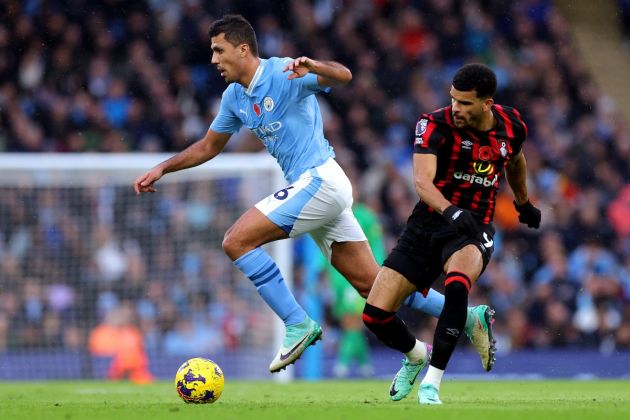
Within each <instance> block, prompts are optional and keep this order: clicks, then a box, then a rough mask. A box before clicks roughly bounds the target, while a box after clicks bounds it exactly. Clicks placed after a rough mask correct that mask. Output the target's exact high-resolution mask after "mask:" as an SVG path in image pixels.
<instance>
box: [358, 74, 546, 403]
mask: <svg viewBox="0 0 630 420" xmlns="http://www.w3.org/2000/svg"><path fill="white" fill-rule="evenodd" d="M496 85H497V82H496V76H495V74H494V72H493V71H492V70H491V69H490V68H488V67H486V66H484V65H482V64H468V65H465V66H463V67H462V68H460V69H459V70H458V71H457V72H456V74H455V76H454V78H453V83H452V86H451V90H450V95H451V105H450V106H447V107H445V108H442V109H439V110H437V111H435V112H432V113H430V114H424V115H421V116H420V119H419V121H418V123H417V125H416V133H415V143H414V155H413V156H414V157H413V176H414V184H415V188H416V192H417V193H418V196H419V197H420V201H419V202H418V204H417V205H416V206H415V208H414V209H413V212H412V214H411V216H410V217H409V219H408V221H407V225H406V227H405V230H404V231H403V233H402V234H401V236H400V238H399V240H398V243H397V245H396V246H395V248H394V249H393V250H392V252H391V253H390V254H389V256H388V257H387V259H386V260H385V262H384V263H383V267H382V268H381V270H380V272H379V274H378V276H377V278H376V281H375V283H374V285H373V287H372V290H371V291H370V294H369V296H368V299H367V303H366V306H365V309H364V312H363V320H364V322H365V324H366V326H367V327H368V328H369V329H370V330H371V331H372V332H374V334H375V335H376V336H377V337H378V338H379V339H380V340H381V341H383V342H384V343H385V344H387V345H388V346H390V347H392V348H394V349H397V350H399V351H401V352H403V353H405V355H406V358H405V359H404V360H403V366H402V368H401V369H400V371H399V372H398V374H397V375H396V377H395V378H394V381H393V382H392V385H391V387H390V396H391V399H392V400H395V401H398V400H400V399H402V398H404V397H406V396H407V394H409V392H410V391H411V388H412V386H413V383H414V382H415V379H416V377H417V376H418V374H419V373H420V371H421V370H422V368H423V367H424V365H425V364H426V361H427V356H426V355H425V353H426V352H427V348H428V346H427V345H426V344H424V343H420V342H418V340H416V339H415V337H414V336H413V335H411V334H410V333H409V331H408V329H407V327H406V326H405V324H404V323H403V322H402V320H401V319H400V318H399V317H398V316H396V312H397V311H398V309H399V308H400V305H401V303H402V302H403V300H404V298H405V297H406V296H408V295H409V293H411V292H413V291H416V290H417V291H426V290H428V288H429V287H431V285H432V284H433V282H434V281H435V280H436V279H437V278H438V277H440V276H441V275H444V276H445V282H444V285H445V288H444V290H445V293H444V294H445V303H444V308H443V310H442V313H441V315H440V318H439V321H438V324H437V327H436V330H435V335H434V337H433V350H432V353H431V354H430V355H429V357H428V358H429V359H430V366H429V369H428V371H427V373H426V375H425V377H424V379H423V380H422V383H421V384H420V388H419V391H418V399H419V402H420V404H441V403H442V402H441V401H440V398H439V395H438V392H439V388H440V382H441V379H442V375H443V373H444V370H445V368H446V365H447V363H448V361H449V359H450V357H451V354H452V353H453V350H454V349H455V346H456V344H457V340H458V339H459V337H460V335H461V333H462V331H464V329H465V326H466V322H467V321H466V308H467V305H468V293H469V291H470V288H471V287H472V286H473V285H474V284H475V281H476V280H477V278H478V277H479V276H480V275H481V273H482V272H483V271H484V269H485V268H486V265H487V264H488V261H489V260H490V257H491V255H492V252H493V250H494V247H493V245H494V242H493V235H494V232H495V231H494V228H493V227H492V223H491V222H492V217H493V214H494V209H495V205H496V194H497V191H498V188H499V181H500V179H501V175H502V173H503V170H504V169H505V175H506V178H507V181H508V184H509V186H510V188H511V189H512V193H513V195H514V205H515V207H516V210H517V211H518V213H519V220H520V221H521V222H522V223H524V224H527V226H528V227H530V228H536V229H537V228H538V227H539V226H540V219H541V213H540V211H539V210H538V209H537V208H536V207H534V206H533V205H532V204H531V202H530V201H529V196H528V193H527V185H526V182H525V180H526V174H527V165H526V161H525V156H524V155H523V151H522V145H523V142H524V141H525V138H526V137H527V126H526V125H525V123H524V122H523V120H522V118H521V115H520V114H519V112H518V111H517V110H516V109H514V108H510V107H507V106H502V105H498V104H495V103H494V101H493V99H492V97H493V96H494V93H495V90H496ZM492 316H493V312H492V310H490V309H488V310H487V311H486V314H485V317H483V319H481V320H480V322H482V323H491V322H492ZM489 331H492V329H491V328H489ZM491 339H492V338H491ZM494 347H495V346H494V342H493V340H492V343H491V345H490V346H489V347H488V361H489V364H488V365H487V366H485V367H486V369H487V370H489V369H488V368H491V367H492V363H493V361H494V352H495V348H494Z"/></svg>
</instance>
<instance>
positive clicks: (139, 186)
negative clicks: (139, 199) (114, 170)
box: [133, 168, 163, 194]
mask: <svg viewBox="0 0 630 420" xmlns="http://www.w3.org/2000/svg"><path fill="white" fill-rule="evenodd" d="M162 175H163V172H162V170H161V169H160V168H153V169H151V170H150V171H148V172H146V173H144V174H143V175H140V176H139V177H138V178H137V179H136V180H135V182H134V183H133V189H134V190H135V191H136V194H142V193H145V192H155V191H157V190H156V189H155V188H154V187H153V184H155V182H156V181H157V180H158V179H160V178H162Z"/></svg>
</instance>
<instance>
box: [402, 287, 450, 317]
mask: <svg viewBox="0 0 630 420" xmlns="http://www.w3.org/2000/svg"><path fill="white" fill-rule="evenodd" d="M404 304H405V306H408V307H410V308H413V309H417V310H419V311H422V312H424V313H427V314H429V315H433V316H434V317H436V318H439V317H440V314H441V313H442V308H443V307H444V295H443V294H441V293H438V292H436V291H435V290H433V289H429V293H428V294H427V297H424V296H422V293H418V292H415V293H412V294H410V295H409V297H408V298H407V299H405V302H404Z"/></svg>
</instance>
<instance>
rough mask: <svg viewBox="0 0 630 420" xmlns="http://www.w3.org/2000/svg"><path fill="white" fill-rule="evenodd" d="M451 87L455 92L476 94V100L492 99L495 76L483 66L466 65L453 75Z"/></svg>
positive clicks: (495, 88) (495, 81)
mask: <svg viewBox="0 0 630 420" xmlns="http://www.w3.org/2000/svg"><path fill="white" fill-rule="evenodd" d="M453 87H454V88H455V89H457V90H461V91H464V92H470V91H472V90H474V91H476V92H477V98H492V97H493V96H494V94H495V92H496V91H497V76H496V75H495V74H494V72H493V71H492V69H491V68H490V67H488V66H486V65H484V64H479V63H472V64H466V65H465V66H463V67H461V68H460V69H459V70H457V73H455V76H454V77H453Z"/></svg>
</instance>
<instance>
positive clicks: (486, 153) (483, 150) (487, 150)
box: [479, 146, 493, 161]
mask: <svg viewBox="0 0 630 420" xmlns="http://www.w3.org/2000/svg"><path fill="white" fill-rule="evenodd" d="M492 156H493V154H492V148H491V147H490V146H481V147H480V148H479V159H481V160H483V161H487V160H490V159H492Z"/></svg>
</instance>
